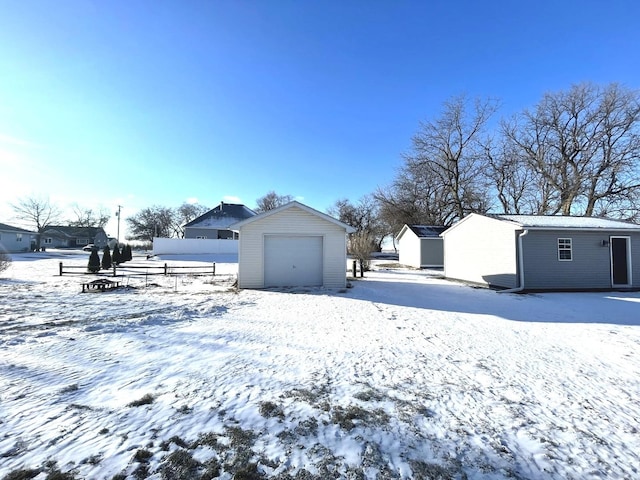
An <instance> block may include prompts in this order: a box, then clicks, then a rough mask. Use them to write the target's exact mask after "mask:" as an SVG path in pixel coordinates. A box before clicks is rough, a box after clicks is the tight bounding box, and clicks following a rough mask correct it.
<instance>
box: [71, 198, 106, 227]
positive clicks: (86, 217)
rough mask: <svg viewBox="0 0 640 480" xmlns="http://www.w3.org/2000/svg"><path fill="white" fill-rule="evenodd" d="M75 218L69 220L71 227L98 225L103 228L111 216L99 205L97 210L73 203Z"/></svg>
mask: <svg viewBox="0 0 640 480" xmlns="http://www.w3.org/2000/svg"><path fill="white" fill-rule="evenodd" d="M72 209H73V213H74V215H75V220H70V221H69V225H71V226H72V227H99V228H104V227H105V225H106V224H107V223H108V222H109V218H110V217H111V215H110V213H109V210H107V209H106V208H105V207H100V208H99V209H98V211H97V212H95V211H94V210H92V209H91V208H84V207H81V206H80V205H78V204H77V203H74V204H73V205H72Z"/></svg>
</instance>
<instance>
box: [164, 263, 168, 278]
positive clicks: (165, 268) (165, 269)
mask: <svg viewBox="0 0 640 480" xmlns="http://www.w3.org/2000/svg"><path fill="white" fill-rule="evenodd" d="M164 275H165V276H167V264H166V263H165V264H164Z"/></svg>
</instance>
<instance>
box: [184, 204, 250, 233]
mask: <svg viewBox="0 0 640 480" xmlns="http://www.w3.org/2000/svg"><path fill="white" fill-rule="evenodd" d="M255 215H256V212H254V211H253V210H251V209H250V208H247V207H246V206H244V205H242V204H237V203H224V202H222V203H220V205H218V206H217V207H215V208H213V209H211V210H209V211H208V212H207V213H204V214H202V215H200V216H199V217H198V218H195V219H193V220H191V221H190V222H189V223H187V224H185V225H184V228H187V227H198V228H218V229H228V228H229V226H230V225H232V224H234V223H237V222H240V221H241V220H245V219H247V218H251V217H253V216H255Z"/></svg>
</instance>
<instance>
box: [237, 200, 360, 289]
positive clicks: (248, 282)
mask: <svg viewBox="0 0 640 480" xmlns="http://www.w3.org/2000/svg"><path fill="white" fill-rule="evenodd" d="M232 228H234V229H237V230H238V231H239V233H240V244H239V249H238V286H239V287H240V288H268V287H301V286H323V287H327V288H344V287H345V286H346V283H347V277H346V269H347V234H348V233H353V232H355V229H354V228H352V227H350V226H349V225H346V224H344V223H342V222H340V221H338V220H336V219H335V218H333V217H331V216H329V215H326V214H324V213H321V212H319V211H317V210H314V209H313V208H311V207H308V206H307V205H303V204H302V203H299V202H296V201H293V202H290V203H287V204H285V205H282V206H280V207H278V208H275V209H273V210H268V211H266V212H264V213H261V214H259V215H256V216H253V217H251V218H248V219H246V220H243V221H241V222H239V223H236V224H235V225H233V226H232Z"/></svg>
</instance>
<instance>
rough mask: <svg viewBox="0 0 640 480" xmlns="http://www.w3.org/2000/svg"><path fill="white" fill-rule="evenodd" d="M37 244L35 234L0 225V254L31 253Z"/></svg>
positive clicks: (4, 224)
mask: <svg viewBox="0 0 640 480" xmlns="http://www.w3.org/2000/svg"><path fill="white" fill-rule="evenodd" d="M37 243H38V234H37V233H36V232H32V231H30V230H25V229H24V228H18V227H12V226H11V225H7V224H6V223H0V252H2V253H5V252H6V253H18V252H32V251H34V250H35V249H36V246H37Z"/></svg>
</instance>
